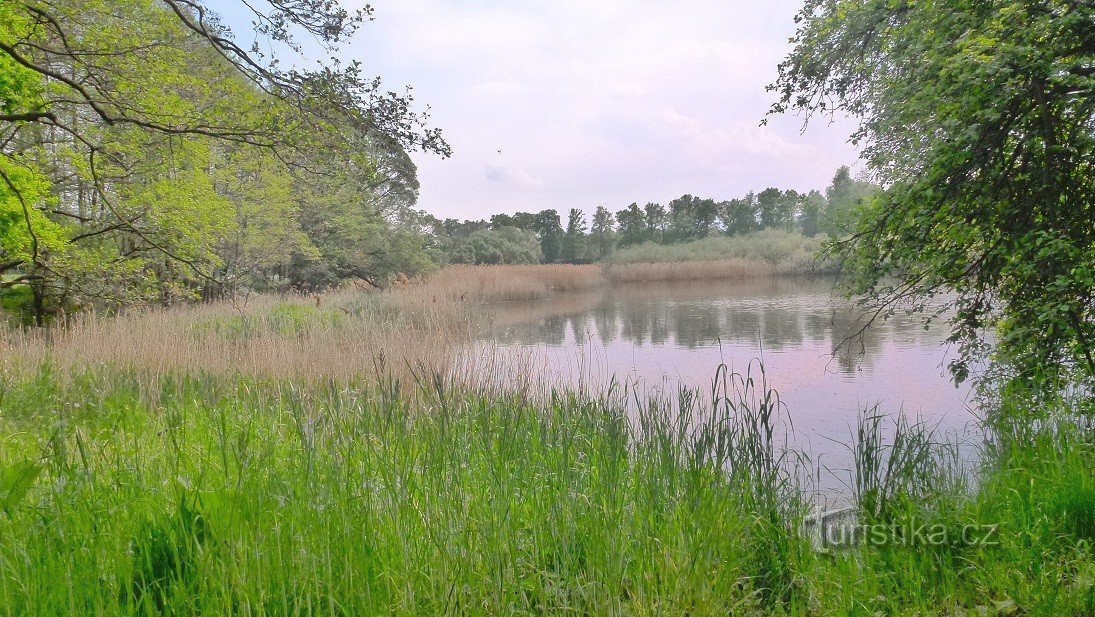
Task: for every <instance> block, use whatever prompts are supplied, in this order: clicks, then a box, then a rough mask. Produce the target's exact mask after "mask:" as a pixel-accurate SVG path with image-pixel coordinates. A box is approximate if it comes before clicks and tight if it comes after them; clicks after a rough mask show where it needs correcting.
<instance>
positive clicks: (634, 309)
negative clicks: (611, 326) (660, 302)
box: [620, 302, 654, 345]
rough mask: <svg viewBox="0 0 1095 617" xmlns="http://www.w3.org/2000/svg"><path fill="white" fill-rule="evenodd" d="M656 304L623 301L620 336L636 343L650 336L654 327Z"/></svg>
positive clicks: (638, 343) (641, 343)
mask: <svg viewBox="0 0 1095 617" xmlns="http://www.w3.org/2000/svg"><path fill="white" fill-rule="evenodd" d="M653 309H654V305H653V304H651V303H649V302H636V303H633V304H632V303H623V304H621V306H620V322H621V324H620V337H621V338H622V339H624V340H625V341H630V342H631V343H634V344H636V345H643V344H645V343H646V342H647V339H648V338H650V332H651V330H652V328H653V321H654V310H653Z"/></svg>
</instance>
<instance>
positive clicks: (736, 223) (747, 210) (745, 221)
mask: <svg viewBox="0 0 1095 617" xmlns="http://www.w3.org/2000/svg"><path fill="white" fill-rule="evenodd" d="M719 218H720V219H721V221H722V227H723V230H724V231H725V232H726V233H727V234H729V235H732V236H737V235H741V234H747V233H750V232H753V231H756V230H757V229H758V227H759V224H758V223H757V203H756V196H755V195H754V194H753V193H749V194H748V195H746V196H745V197H742V198H740V199H731V200H730V201H724V202H722V203H721V204H719Z"/></svg>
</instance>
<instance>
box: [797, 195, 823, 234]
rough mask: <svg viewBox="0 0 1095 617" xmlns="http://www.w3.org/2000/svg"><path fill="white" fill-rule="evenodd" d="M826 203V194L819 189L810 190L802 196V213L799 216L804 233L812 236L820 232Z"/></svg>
mask: <svg viewBox="0 0 1095 617" xmlns="http://www.w3.org/2000/svg"><path fill="white" fill-rule="evenodd" d="M825 204H826V202H825V196H824V195H822V194H821V193H820V192H818V191H810V192H809V194H807V195H806V196H805V197H803V198H802V215H801V217H799V227H800V228H801V230H802V235H804V236H806V237H807V238H812V237H814V236H816V235H817V234H818V232H819V231H820V227H819V225H820V224H821V215H822V213H823V212H824V211H825Z"/></svg>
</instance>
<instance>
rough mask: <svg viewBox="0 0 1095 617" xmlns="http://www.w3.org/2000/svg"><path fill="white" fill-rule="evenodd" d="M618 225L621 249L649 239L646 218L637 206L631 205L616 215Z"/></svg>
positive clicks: (635, 204)
mask: <svg viewBox="0 0 1095 617" xmlns="http://www.w3.org/2000/svg"><path fill="white" fill-rule="evenodd" d="M616 222H617V223H619V229H618V234H619V235H618V238H619V245H620V246H621V247H624V246H631V245H633V244H642V243H643V242H646V241H647V240H649V239H650V236H649V235H648V233H647V227H646V216H645V215H644V213H643V211H642V209H640V208H639V204H637V203H633V204H631V205H630V206H628V207H627V208H624V209H623V210H620V211H619V212H617V213H616Z"/></svg>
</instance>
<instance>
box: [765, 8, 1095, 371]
mask: <svg viewBox="0 0 1095 617" xmlns="http://www.w3.org/2000/svg"><path fill="white" fill-rule="evenodd" d="M798 19H799V22H800V27H799V31H798V33H797V35H796V36H795V39H794V43H795V48H794V51H793V52H792V53H791V54H790V55H789V56H788V57H787V59H786V60H785V61H784V62H783V63H782V64H781V65H780V76H779V79H778V81H777V82H776V83H775V84H774V85H773V89H775V90H776V91H777V93H778V94H779V97H780V98H779V101H778V103H777V104H776V105H775V107H774V111H776V112H782V111H789V110H799V111H802V112H805V113H807V114H810V113H813V112H829V111H834V110H835V111H841V112H846V113H850V114H852V115H854V116H858V117H859V118H861V125H860V129H859V132H858V133H857V137H858V139H859V140H860V141H861V142H863V143H864V144H865V149H864V157H865V159H866V161H867V164H868V166H869V168H870V169H871V171H872V172H873V174H874V176H875V177H876V178H877V179H878V180H879V181H880V182H881V183H882V184H883V186H885V188H886V190H885V191H884V192H883V193H881V194H880V195H878V196H877V197H875V198H874V199H872V200H871V201H870V202H869V204H868V205H867V206H866V208H865V210H864V212H863V214H862V215H861V216H859V217H858V221H857V223H856V227H855V230H856V233H855V234H854V235H853V236H852V237H851V239H850V240H849V241H847V242H844V243H842V244H840V245H839V246H838V250H839V252H840V253H841V254H842V255H844V256H845V257H846V258H847V261H848V263H850V264H853V268H854V270H853V271H854V273H855V276H854V277H853V279H852V285H851V291H853V292H855V293H859V294H862V295H864V296H865V297H866V298H867V299H868V300H869V301H870V302H871V303H872V305H873V306H874V308H875V309H876V310H877V311H878V312H879V314H883V315H884V314H888V313H890V312H892V311H893V310H894V308H895V307H896V306H897V305H899V304H901V303H905V302H908V303H910V304H911V305H912V306H913V307H921V306H924V305H925V304H927V303H928V302H929V301H931V300H932V299H933V298H936V299H938V298H940V297H945V298H946V299H947V302H946V304H948V305H950V306H951V307H953V309H954V310H955V312H956V315H957V316H956V318H955V319H954V320H953V335H952V339H953V340H954V341H957V342H960V343H961V344H962V348H963V354H962V356H961V357H960V358H959V359H958V360H957V361H956V362H955V363H954V364H953V365H952V369H953V371H954V373H955V375H956V377H958V378H959V379H961V378H963V377H964V376H966V375H967V373H968V371H969V370H970V368H971V364H972V362H973V361H975V360H976V359H977V358H980V357H982V356H983V355H984V352H985V348H984V347H983V346H982V345H981V343H982V342H983V338H982V337H983V335H984V333H986V332H991V333H992V335H993V338H994V339H995V351H994V352H992V354H991V355H992V358H993V359H994V360H996V363H995V368H996V369H997V372H1001V373H1003V374H1004V375H1011V376H1013V377H1016V378H1019V379H1023V380H1027V379H1030V378H1031V375H1033V374H1034V373H1035V372H1040V371H1046V370H1048V371H1052V372H1054V373H1056V375H1055V377H1054V378H1053V379H1050V380H1049V383H1050V384H1051V385H1052V384H1054V383H1056V384H1057V385H1056V386H1052V387H1059V386H1060V384H1061V382H1062V381H1066V382H1086V383H1087V384H1088V386H1090V384H1091V383H1092V382H1093V380H1095V359H1093V356H1092V354H1093V353H1095V352H1093V350H1095V309H1093V307H1095V206H1093V204H1095V131H1093V130H1092V122H1093V118H1095V70H1093V69H1092V58H1093V57H1095V28H1093V27H1092V23H1093V22H1095V6H1093V5H1092V3H1090V2H1082V1H1075V0H1042V1H1031V2H1019V3H1016V2H984V3H961V2H943V3H918V2H889V1H882V0H878V1H868V2H851V1H847V2H844V1H838V2H827V1H826V2H822V1H819V0H813V1H810V2H807V4H806V7H805V8H804V9H803V10H802V12H801V13H800V15H799V18H798ZM944 293H947V294H953V295H946V296H942V294H944Z"/></svg>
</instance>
